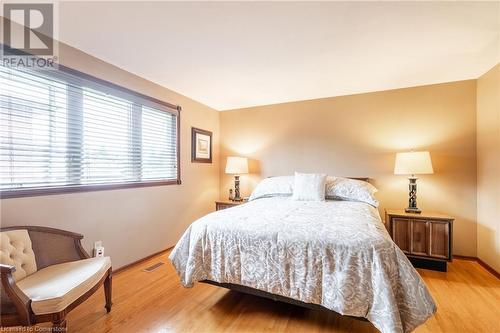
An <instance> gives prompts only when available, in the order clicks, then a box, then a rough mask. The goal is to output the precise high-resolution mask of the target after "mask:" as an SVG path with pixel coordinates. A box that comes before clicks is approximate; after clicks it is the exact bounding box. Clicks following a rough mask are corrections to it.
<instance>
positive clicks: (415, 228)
mask: <svg viewBox="0 0 500 333" xmlns="http://www.w3.org/2000/svg"><path fill="white" fill-rule="evenodd" d="M408 222H409V223H408V224H409V225H410V232H411V240H410V244H411V248H410V253H411V254H414V255H417V256H425V255H428V254H429V237H428V236H429V223H428V221H422V220H410V221H408Z"/></svg>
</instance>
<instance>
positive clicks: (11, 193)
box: [0, 179, 181, 199]
mask: <svg viewBox="0 0 500 333" xmlns="http://www.w3.org/2000/svg"><path fill="white" fill-rule="evenodd" d="M180 184H181V180H180V179H177V180H159V181H145V182H135V183H119V184H89V185H68V186H59V187H41V188H26V189H19V190H4V191H0V199H10V198H22V197H34V196H42V195H53V194H65V193H78V192H93V191H106V190H120V189H127V188H135V187H149V186H165V185H180Z"/></svg>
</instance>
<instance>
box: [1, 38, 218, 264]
mask: <svg viewBox="0 0 500 333" xmlns="http://www.w3.org/2000/svg"><path fill="white" fill-rule="evenodd" d="M59 55H60V60H61V63H63V64H65V65H67V66H69V67H71V68H75V69H78V70H80V71H83V72H85V73H88V74H91V75H94V76H96V77H99V78H102V79H105V80H107V81H111V82H113V83H116V84H119V85H122V86H124V87H127V88H130V89H132V90H135V91H139V92H141V93H143V94H146V95H149V96H152V97H155V98H158V99H160V100H163V101H167V102H170V103H174V104H179V105H181V106H182V112H181V131H180V134H181V178H182V185H171V186H158V187H146V188H139V189H124V190H114V191H97V192H86V193H74V194H64V195H50V196H40V197H30V198H19V199H3V200H1V201H0V208H1V215H0V216H1V219H0V222H1V225H2V226H10V225H24V224H28V225H43V226H50V227H55V228H62V229H67V230H71V231H75V232H79V233H82V234H84V235H85V240H84V245H85V247H86V248H87V249H90V248H91V247H92V244H93V242H94V241H96V240H102V241H103V242H104V246H105V248H106V254H107V255H110V256H111V257H112V261H113V267H114V268H117V267H120V266H123V265H125V264H128V263H131V262H133V261H135V260H138V259H140V258H143V257H145V256H147V255H150V254H152V253H154V252H157V251H160V250H163V249H165V248H167V247H170V246H172V245H174V244H175V242H176V241H177V239H178V238H179V237H180V234H181V233H182V232H183V231H184V230H185V229H186V228H187V226H188V225H189V224H190V223H191V222H193V220H195V219H196V218H198V217H201V216H202V215H204V214H206V213H208V212H210V211H212V210H213V209H214V200H215V199H216V198H218V196H219V163H218V161H219V157H218V156H219V155H218V154H219V149H218V147H219V113H218V112H217V111H215V110H213V109H211V108H209V107H207V106H205V105H202V104H200V103H197V102H195V101H193V100H191V99H189V98H186V97H184V96H182V95H180V94H177V93H175V92H173V91H171V90H168V89H166V88H163V87H161V86H159V85H156V84H154V83H152V82H149V81H147V80H145V79H142V78H140V77H138V76H135V75H132V74H130V73H128V72H126V71H124V70H121V69H119V68H117V67H114V66H112V65H110V64H107V63H105V62H103V61H100V60H98V59H96V58H94V57H92V56H90V55H87V54H85V53H82V52H81V51H78V50H76V49H73V48H70V47H67V46H64V45H62V46H61V49H60V54H59ZM129 56H136V55H132V54H130V55H129ZM191 126H195V127H199V128H203V129H206V130H210V131H213V140H214V141H213V148H214V151H213V160H214V163H213V164H205V163H197V164H193V163H191V155H190V154H191V152H190V150H191V148H190V144H191Z"/></svg>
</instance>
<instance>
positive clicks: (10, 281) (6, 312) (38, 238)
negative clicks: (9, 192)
mask: <svg viewBox="0 0 500 333" xmlns="http://www.w3.org/2000/svg"><path fill="white" fill-rule="evenodd" d="M20 229H25V230H27V231H28V234H29V236H30V239H31V243H32V247H33V251H34V253H35V258H36V264H37V268H38V269H39V270H40V269H42V268H45V267H47V266H51V265H56V264H61V263H65V262H70V261H76V260H82V259H88V258H90V256H89V255H88V253H87V252H86V251H85V250H84V249H83V247H82V244H81V240H82V239H83V235H80V234H77V233H74V232H70V231H65V230H59V229H54V228H47V227H38V226H18V227H17V226H16V227H7V228H1V229H0V231H9V230H20ZM0 269H1V282H2V286H1V287H2V293H1V295H0V298H1V307H0V327H6V326H32V325H34V324H37V323H43V322H52V323H53V328H52V330H53V331H55V332H63V331H66V314H67V313H68V312H70V311H71V310H73V309H74V308H75V307H77V306H78V305H79V304H81V303H82V302H83V301H85V300H86V299H87V298H89V297H90V296H91V295H92V294H94V293H95V292H96V291H97V290H98V289H99V287H100V286H101V285H104V294H105V299H106V306H105V308H106V311H107V312H110V311H111V305H112V302H111V289H112V278H111V268H109V269H108V270H107V272H106V274H105V275H104V276H103V278H102V279H101V280H100V281H99V282H98V283H97V284H96V285H94V286H93V287H92V288H91V289H90V290H88V291H87V292H86V293H85V294H83V295H82V296H80V297H79V298H78V299H76V300H75V301H74V302H73V303H71V304H70V305H69V306H68V307H66V308H65V309H64V310H62V311H60V312H57V313H50V314H43V315H36V314H34V313H33V311H32V309H31V300H30V299H29V298H28V296H26V295H25V294H24V293H23V292H22V291H21V289H20V288H19V287H18V286H17V285H16V281H15V280H14V278H13V276H12V273H14V272H15V270H16V269H15V267H14V266H11V265H4V264H0Z"/></svg>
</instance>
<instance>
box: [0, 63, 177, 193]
mask: <svg viewBox="0 0 500 333" xmlns="http://www.w3.org/2000/svg"><path fill="white" fill-rule="evenodd" d="M179 109H180V108H177V107H176V106H173V105H170V104H168V103H164V102H160V101H157V100H154V99H152V98H149V97H147V96H144V95H140V94H138V93H135V92H132V91H129V90H126V89H124V88H121V87H118V86H115V85H112V84H109V83H106V82H104V81H100V80H98V79H93V78H91V77H88V76H85V75H83V74H81V73H78V72H75V71H71V70H65V71H61V70H60V71H27V70H22V71H21V70H18V69H11V68H7V67H3V66H1V65H0V195H2V196H3V197H9V196H17V195H23V193H24V194H27V195H31V194H37V192H39V193H40V194H43V193H47V192H49V191H48V190H51V191H53V192H58V191H60V190H61V191H64V190H67V191H72V190H80V189H83V190H85V189H87V190H88V189H99V188H98V186H100V187H101V188H113V186H114V187H117V186H118V185H135V186H144V185H146V184H153V185H154V184H155V183H157V184H165V183H179V182H180V179H179V170H178V168H179V163H178V162H179V161H178V151H177V149H178V142H177V141H178V135H177V134H178V117H179ZM97 185H98V186H97Z"/></svg>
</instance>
